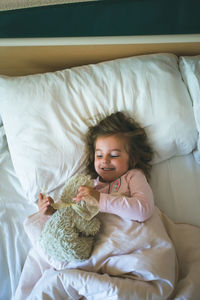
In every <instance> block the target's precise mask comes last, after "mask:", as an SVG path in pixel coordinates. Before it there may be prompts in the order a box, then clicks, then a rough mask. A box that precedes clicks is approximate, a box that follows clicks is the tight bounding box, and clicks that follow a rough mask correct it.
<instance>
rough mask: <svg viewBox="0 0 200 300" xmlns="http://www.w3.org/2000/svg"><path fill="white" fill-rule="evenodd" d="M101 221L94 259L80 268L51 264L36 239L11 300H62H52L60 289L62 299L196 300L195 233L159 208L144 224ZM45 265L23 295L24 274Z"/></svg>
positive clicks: (199, 268) (198, 243) (199, 259)
mask: <svg viewBox="0 0 200 300" xmlns="http://www.w3.org/2000/svg"><path fill="white" fill-rule="evenodd" d="M100 217H101V222H102V224H103V225H102V229H101V231H100V232H99V234H98V236H97V239H96V243H95V247H94V249H93V252H92V255H91V257H90V258H89V259H88V260H86V261H83V262H80V263H78V262H77V263H74V262H73V263H71V262H60V263H58V262H56V261H53V260H52V258H51V257H47V256H46V255H45V253H43V252H42V249H41V248H40V247H39V243H38V242H37V237H34V243H35V244H34V247H33V249H32V250H31V251H30V254H29V256H28V258H27V261H26V263H25V266H24V270H23V273H22V277H21V280H20V283H19V286H18V290H17V293H16V298H15V299H16V300H17V299H20V300H23V299H43V298H42V296H41V295H42V293H44V291H46V292H45V293H47V294H48V296H49V297H50V299H62V298H59V297H58V298H55V294H56V293H57V292H56V290H57V289H58V286H62V289H61V288H60V291H61V290H62V291H63V293H64V295H65V298H66V299H68V298H67V297H69V299H87V300H97V299H113V300H114V299H117V300H130V299H134V300H135V299H136V300H139V299H141V300H143V299H154V300H156V299H176V300H178V299H180V300H181V299H193V300H198V299H199V295H200V252H199V249H200V229H199V228H197V227H194V226H191V225H186V224H175V223H174V222H172V221H171V220H170V219H169V218H167V216H165V214H163V213H162V212H160V210H159V209H158V208H156V209H155V213H154V215H153V216H152V217H151V218H150V219H149V220H148V221H146V222H145V223H138V222H133V221H127V220H123V219H122V218H120V217H118V216H116V215H111V214H100ZM36 219H37V217H36V216H34V224H35V222H36ZM38 219H39V218H38ZM32 222H33V218H30V219H29V220H27V221H26V225H25V227H26V231H27V232H29V231H30V230H31V231H32V228H33V227H32V226H33V224H32ZM34 226H35V225H34ZM41 230H42V228H41ZM37 233H38V231H37ZM33 261H34V267H33V266H32V263H33ZM36 261H38V263H35V262H36ZM46 264H47V265H48V266H49V267H48V268H46V267H45V268H46V270H45V272H43V273H42V275H40V276H39V280H37V283H36V282H35V283H34V282H33V283H32V286H31V287H29V288H28V289H26V288H25V286H26V283H25V278H26V273H27V272H29V270H30V268H32V269H33V272H34V268H35V266H36V265H40V266H43V265H46ZM44 273H45V274H46V275H45V276H44ZM47 274H49V277H48V276H47ZM50 274H51V276H50ZM48 278H51V279H49V280H48ZM58 282H59V284H58ZM39 287H40V288H39ZM24 290H26V291H27V293H26V295H25V297H24V298H23V293H22V291H24ZM39 295H40V296H39ZM28 297H30V298H28ZM70 297H71V298H70Z"/></svg>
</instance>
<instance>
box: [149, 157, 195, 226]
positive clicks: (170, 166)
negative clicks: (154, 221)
mask: <svg viewBox="0 0 200 300" xmlns="http://www.w3.org/2000/svg"><path fill="white" fill-rule="evenodd" d="M151 186H152V189H153V192H154V199H155V203H156V205H157V206H158V207H159V208H160V209H161V210H162V211H163V212H164V213H165V214H166V215H167V216H168V217H170V218H171V219H172V220H173V221H175V222H180V223H189V224H191V225H196V226H199V227H200V165H199V164H197V163H196V161H195V159H194V156H193V155H192V153H191V154H188V155H184V156H177V157H173V158H170V159H168V160H166V161H163V162H161V163H158V164H156V165H154V166H153V168H152V177H151Z"/></svg>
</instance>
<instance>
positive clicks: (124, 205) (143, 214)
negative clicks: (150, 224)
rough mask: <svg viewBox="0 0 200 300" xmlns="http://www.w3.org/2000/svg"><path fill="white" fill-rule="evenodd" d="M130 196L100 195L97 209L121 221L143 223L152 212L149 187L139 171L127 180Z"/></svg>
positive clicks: (151, 198) (151, 194)
mask: <svg viewBox="0 0 200 300" xmlns="http://www.w3.org/2000/svg"><path fill="white" fill-rule="evenodd" d="M127 181H128V182H127V184H128V187H129V192H130V196H126V195H122V194H120V193H119V194H118V195H117V194H105V193H100V200H99V209H100V211H101V212H106V213H112V214H116V215H118V216H120V217H122V218H123V219H129V220H134V221H138V222H144V221H146V220H147V219H149V218H150V217H151V215H152V214H153V211H154V200H153V193H152V190H151V187H150V186H149V184H148V182H147V180H146V177H145V176H144V174H143V173H142V172H140V171H138V172H136V173H135V174H134V175H133V176H131V177H130V178H129V180H127Z"/></svg>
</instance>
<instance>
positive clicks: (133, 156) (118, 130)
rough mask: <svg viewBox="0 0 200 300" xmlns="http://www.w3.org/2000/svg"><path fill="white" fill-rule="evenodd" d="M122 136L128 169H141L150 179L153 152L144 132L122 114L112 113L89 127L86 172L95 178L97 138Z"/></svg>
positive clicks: (133, 121) (132, 120)
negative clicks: (114, 135)
mask: <svg viewBox="0 0 200 300" xmlns="http://www.w3.org/2000/svg"><path fill="white" fill-rule="evenodd" d="M113 134H122V135H123V136H125V137H126V138H127V145H125V149H126V151H127V153H128V154H129V157H130V158H129V169H133V168H138V169H141V170H142V171H143V172H144V174H145V175H146V177H147V179H149V178H150V170H151V164H150V161H151V160H152V157H153V151H152V148H151V146H150V145H149V142H148V139H147V135H146V133H145V130H144V129H143V128H142V127H141V126H140V125H139V124H138V123H137V122H136V121H135V120H134V119H132V118H130V117H128V116H127V115H125V114H124V113H122V112H117V113H112V114H111V115H110V116H107V117H106V118H104V119H103V120H101V121H100V122H99V123H98V124H97V125H95V126H92V127H89V129H88V133H87V135H86V171H87V173H88V174H90V175H91V176H92V178H95V177H97V176H98V174H97V173H96V171H95V168H94V156H95V142H96V140H97V138H98V137H99V136H109V135H113Z"/></svg>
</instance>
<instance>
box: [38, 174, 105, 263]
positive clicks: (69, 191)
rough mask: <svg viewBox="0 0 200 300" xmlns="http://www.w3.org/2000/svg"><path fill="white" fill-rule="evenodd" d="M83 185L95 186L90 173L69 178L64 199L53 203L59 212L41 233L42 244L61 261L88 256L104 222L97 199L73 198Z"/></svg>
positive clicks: (78, 259)
mask: <svg viewBox="0 0 200 300" xmlns="http://www.w3.org/2000/svg"><path fill="white" fill-rule="evenodd" d="M81 185H87V186H93V182H92V180H91V179H90V177H89V176H86V175H83V174H77V175H75V176H73V177H71V179H69V181H68V182H67V183H66V185H65V186H64V189H63V192H62V195H61V197H60V201H59V202H57V203H54V204H52V206H53V207H54V208H56V209H57V211H56V212H55V213H54V214H53V215H52V216H51V217H50V218H49V220H48V221H47V222H46V223H45V225H44V228H43V230H42V233H41V236H40V245H41V246H42V248H43V249H44V251H45V253H46V254H48V255H50V256H51V257H52V258H53V259H55V260H58V261H69V262H71V261H82V260H86V259H88V258H89V257H90V255H91V251H92V248H93V245H94V237H95V235H96V234H97V233H98V231H99V229H100V221H99V219H98V218H97V217H96V214H98V212H99V210H98V204H96V200H95V199H94V198H93V197H88V199H87V202H86V201H81V202H79V203H76V202H74V201H73V198H74V197H75V196H76V194H77V190H78V188H79V187H80V186H81ZM89 198H90V199H89ZM85 200H86V199H85ZM88 203H89V204H88ZM95 204H96V205H95Z"/></svg>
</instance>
